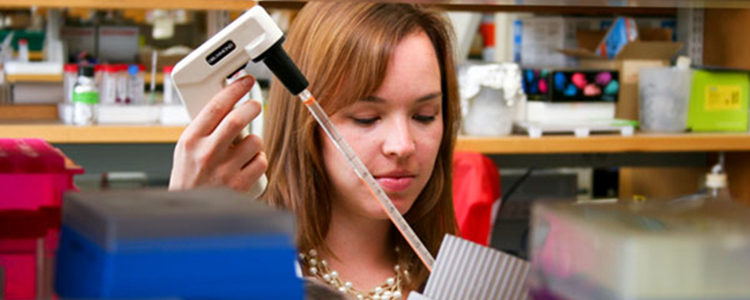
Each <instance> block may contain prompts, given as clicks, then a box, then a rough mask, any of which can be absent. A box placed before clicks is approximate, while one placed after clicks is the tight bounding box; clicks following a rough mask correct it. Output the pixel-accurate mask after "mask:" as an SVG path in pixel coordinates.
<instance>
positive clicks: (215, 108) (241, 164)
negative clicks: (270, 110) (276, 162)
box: [169, 76, 268, 192]
mask: <svg viewBox="0 0 750 300" xmlns="http://www.w3.org/2000/svg"><path fill="white" fill-rule="evenodd" d="M253 84H255V79H254V78H253V77H252V76H246V77H244V78H242V79H240V80H237V81H235V82H234V83H232V84H231V85H229V86H227V87H226V88H224V89H223V90H222V91H221V92H219V93H218V94H216V95H215V96H214V97H213V98H211V101H209V102H208V104H206V106H205V107H203V109H202V110H201V112H200V113H199V114H198V116H197V117H196V118H195V120H193V121H192V122H191V123H190V125H189V126H188V127H187V128H186V129H185V131H184V132H183V133H182V135H181V136H180V140H179V141H177V146H176V147H175V150H174V158H173V161H172V174H171V176H170V179H169V189H170V190H180V189H191V188H196V187H200V186H228V187H231V188H232V189H234V190H237V191H244V192H247V191H249V190H250V188H251V187H252V186H253V184H254V183H255V182H256V181H258V178H260V176H261V175H263V173H264V172H265V171H266V168H267V167H268V161H267V160H266V155H265V153H264V152H263V151H262V150H263V143H262V141H261V139H260V137H259V136H257V135H253V134H251V135H249V136H247V137H245V138H244V139H242V140H240V141H239V142H237V143H233V141H234V139H235V138H237V137H238V136H239V134H240V132H241V131H242V129H243V128H244V127H245V126H247V124H249V123H250V122H251V121H252V120H253V119H255V117H257V116H258V114H259V113H260V111H261V105H260V103H258V102H257V101H247V102H245V103H244V104H242V105H241V106H239V107H237V108H236V109H234V110H233V109H232V108H233V107H234V105H235V103H237V101H239V99H240V98H242V96H243V95H245V94H247V93H248V92H249V91H250V88H251V87H252V86H253Z"/></svg>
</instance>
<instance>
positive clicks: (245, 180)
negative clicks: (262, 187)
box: [229, 151, 268, 192]
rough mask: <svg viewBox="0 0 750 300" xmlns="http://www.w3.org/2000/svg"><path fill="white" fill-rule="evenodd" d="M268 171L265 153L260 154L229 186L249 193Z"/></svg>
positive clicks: (240, 171) (246, 165) (241, 170)
mask: <svg viewBox="0 0 750 300" xmlns="http://www.w3.org/2000/svg"><path fill="white" fill-rule="evenodd" d="M266 169H268V159H267V158H266V153H265V152H262V151H261V152H258V154H256V155H255V156H254V157H253V158H252V159H251V160H250V161H249V162H248V163H247V164H245V166H244V167H243V168H242V169H240V170H239V172H238V173H237V175H236V176H235V177H234V178H233V180H232V182H230V184H229V186H230V187H231V188H233V189H235V190H238V191H245V192H248V191H250V189H251V188H252V187H253V185H254V184H255V183H256V182H258V179H260V176H262V175H263V173H265V172H266Z"/></svg>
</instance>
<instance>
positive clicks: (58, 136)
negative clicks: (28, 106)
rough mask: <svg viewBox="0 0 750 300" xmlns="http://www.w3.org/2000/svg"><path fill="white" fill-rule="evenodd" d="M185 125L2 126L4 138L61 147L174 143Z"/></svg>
mask: <svg viewBox="0 0 750 300" xmlns="http://www.w3.org/2000/svg"><path fill="white" fill-rule="evenodd" d="M184 129H185V127H184V126H161V125H152V126H144V125H96V126H73V125H64V124H59V123H5V124H0V137H2V138H42V139H45V140H47V141H48V142H50V143H59V144H126V143H132V144H138V143H174V142H176V141H177V139H178V138H179V137H180V134H182V131H183V130H184Z"/></svg>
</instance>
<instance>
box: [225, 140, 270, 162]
mask: <svg viewBox="0 0 750 300" xmlns="http://www.w3.org/2000/svg"><path fill="white" fill-rule="evenodd" d="M261 151H263V141H262V140H261V138H260V137H259V136H257V135H255V134H251V135H248V136H246V137H245V138H244V139H242V140H241V141H240V142H239V143H237V144H236V145H234V146H233V147H232V149H231V150H230V152H229V155H230V159H229V160H228V161H227V163H228V164H229V165H231V166H233V167H234V168H233V169H234V170H238V171H239V170H241V169H243V168H244V167H245V165H247V164H248V163H250V161H251V160H252V159H253V158H254V157H255V156H256V155H258V153H260V152H261Z"/></svg>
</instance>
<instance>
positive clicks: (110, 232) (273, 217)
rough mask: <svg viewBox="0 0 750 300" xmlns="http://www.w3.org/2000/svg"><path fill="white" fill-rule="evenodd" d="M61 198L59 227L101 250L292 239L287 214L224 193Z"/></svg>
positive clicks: (88, 194)
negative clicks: (233, 239) (179, 242)
mask: <svg viewBox="0 0 750 300" xmlns="http://www.w3.org/2000/svg"><path fill="white" fill-rule="evenodd" d="M65 198H66V201H65V202H64V204H63V219H62V222H63V226H66V227H68V228H70V229H73V230H75V231H77V232H78V233H79V234H81V235H83V236H85V237H87V238H88V239H89V240H91V241H92V242H94V243H96V244H98V245H99V246H100V247H101V248H103V249H106V250H107V251H112V250H116V249H117V248H118V247H120V246H122V245H123V243H126V242H133V241H157V240H169V239H172V240H175V239H181V238H227V237H229V238H231V237H247V236H267V237H279V236H281V237H284V238H282V239H278V238H274V239H265V240H264V242H265V243H269V244H273V243H277V242H280V243H283V244H291V240H292V239H293V237H294V228H295V227H294V220H293V218H292V216H291V214H290V213H288V212H285V211H281V210H276V209H273V208H271V207H269V206H268V205H266V204H264V203H262V202H258V201H255V200H254V199H252V198H250V197H249V196H247V195H244V194H239V193H236V192H234V191H232V190H229V189H196V190H189V191H176V192H169V191H166V190H161V189H159V190H153V189H151V190H150V189H145V190H127V191H125V190H123V191H91V192H82V193H69V194H66V197H65ZM287 237H288V238H287Z"/></svg>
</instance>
